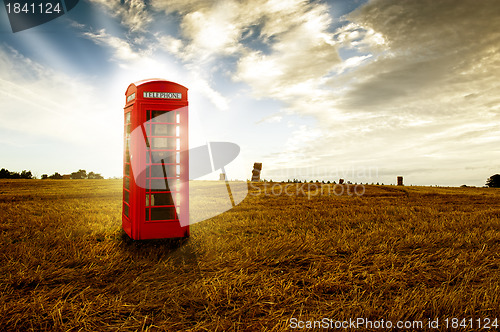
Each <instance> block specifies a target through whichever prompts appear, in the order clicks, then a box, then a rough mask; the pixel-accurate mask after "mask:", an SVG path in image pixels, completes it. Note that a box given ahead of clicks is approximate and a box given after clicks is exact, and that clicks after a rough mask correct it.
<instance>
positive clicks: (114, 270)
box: [0, 180, 500, 331]
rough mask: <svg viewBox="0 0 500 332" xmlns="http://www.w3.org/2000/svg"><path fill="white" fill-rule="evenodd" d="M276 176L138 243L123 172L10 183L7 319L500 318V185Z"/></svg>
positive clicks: (0, 234)
mask: <svg viewBox="0 0 500 332" xmlns="http://www.w3.org/2000/svg"><path fill="white" fill-rule="evenodd" d="M299 185H300V184H299ZM262 186H263V184H259V187H258V188H259V189H257V188H254V189H252V193H253V194H252V195H249V196H248V197H247V198H246V199H245V200H244V201H243V202H242V203H241V204H240V205H238V206H237V207H236V208H234V209H232V210H230V211H227V212H225V213H223V214H221V215H219V216H216V217H214V218H212V219H210V220H207V221H204V222H201V223H198V224H195V225H193V226H192V227H191V238H189V239H188V240H161V241H144V242H134V241H131V240H130V239H128V237H127V236H126V235H124V234H123V232H122V231H121V180H5V181H1V182H0V248H1V249H0V250H1V252H0V263H1V265H0V290H1V293H0V294H1V295H0V330H5V331H16V330H19V331H40V330H55V331H80V330H82V331H109V330H111V331H136V330H139V331H145V330H150V331H153V330H166V331H227V330H242V331H243V330H244V331H281V330H286V329H288V327H289V323H290V319H291V318H292V317H294V318H297V319H300V320H320V319H321V318H323V317H328V318H331V319H334V320H346V319H347V320H348V319H349V318H352V319H355V318H357V317H365V318H368V319H372V320H380V319H384V320H386V321H387V320H391V321H394V322H395V321H397V320H423V321H427V319H429V318H430V319H435V318H439V319H440V321H441V322H442V320H443V319H444V318H452V317H457V318H471V317H472V318H474V319H477V318H485V317H489V318H500V298H499V297H500V295H499V294H500V282H499V280H500V269H499V267H500V190H498V189H483V188H429V187H395V186H366V193H365V195H363V196H360V197H358V196H356V195H353V196H347V195H343V196H336V195H317V196H315V195H316V194H317V192H316V193H315V194H314V195H310V198H311V199H308V191H307V189H306V190H305V195H304V194H303V193H302V192H298V194H297V195H296V194H295V193H296V191H295V190H292V189H290V190H289V191H288V192H292V193H294V194H293V195H292V196H286V195H280V196H273V195H265V194H263V193H262V191H263V189H264V188H263V187H262ZM282 186H284V185H282ZM258 190H260V191H261V194H260V195H257V193H258ZM275 192H276V191H275ZM441 327H442V328H440V329H442V330H445V329H444V328H443V325H441Z"/></svg>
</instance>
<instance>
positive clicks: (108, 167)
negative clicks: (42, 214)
mask: <svg viewBox="0 0 500 332" xmlns="http://www.w3.org/2000/svg"><path fill="white" fill-rule="evenodd" d="M499 17H500V2H499V1H497V0H419V1H414V0H373V1H372V0H369V1H364V0H359V1H357V0H350V1H345V0H332V1H328V0H324V1H303V0H220V1H219V0H215V1H206V0H148V1H139V0H128V1H124V0H122V1H105V0H82V1H80V2H79V3H78V4H77V5H76V7H75V8H73V9H72V10H71V11H69V12H68V13H66V14H65V15H63V16H60V17H58V18H56V19H54V20H52V21H50V22H47V23H45V24H42V25H39V26H37V27H34V28H31V29H28V30H24V31H20V32H16V33H13V32H12V30H11V27H10V25H9V22H8V19H7V14H6V9H5V7H3V6H2V7H1V8H0V167H3V168H7V169H9V170H11V171H21V170H23V169H28V170H31V171H32V172H33V173H34V174H36V175H38V176H39V177H40V176H41V175H42V174H49V175H50V174H53V173H54V172H59V173H61V174H67V173H71V172H74V171H76V170H78V169H86V170H87V171H94V172H97V173H101V174H102V175H103V176H105V177H120V176H121V175H122V151H123V106H124V104H125V95H124V93H125V90H126V88H127V87H128V85H129V84H130V83H132V82H135V81H138V80H142V79H146V78H155V77H158V78H164V79H167V80H170V81H174V82H177V83H179V84H182V85H184V86H186V87H187V88H188V89H189V95H188V96H189V116H190V137H189V140H190V141H189V142H190V147H192V148H194V147H196V146H200V145H204V144H206V143H207V142H224V141H225V142H232V143H235V144H238V145H239V146H240V148H241V152H240V155H239V156H238V158H237V159H235V160H234V161H233V162H232V163H230V164H229V165H227V167H226V171H227V174H228V178H229V179H240V180H243V179H249V178H250V177H251V171H252V168H253V163H254V162H262V163H263V170H262V177H263V178H266V179H273V180H275V181H276V180H287V179H294V178H297V179H301V180H316V179H318V180H325V181H327V180H329V181H334V180H335V181H338V179H339V178H344V179H346V180H349V181H351V182H353V183H355V182H357V183H360V182H361V183H372V182H380V183H385V184H391V183H396V177H397V176H403V177H404V182H405V184H407V185H410V184H413V185H442V186H459V185H462V184H467V185H473V186H483V185H484V184H485V182H486V179H487V178H488V177H489V176H491V175H493V174H496V173H500V93H499V92H500V89H499V88H500V79H499V77H500V52H499V51H500V50H499V49H500V20H499ZM219 173H220V172H219V171H216V172H214V173H213V174H209V175H207V176H206V177H204V179H218V174H219Z"/></svg>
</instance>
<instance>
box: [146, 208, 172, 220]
mask: <svg viewBox="0 0 500 332" xmlns="http://www.w3.org/2000/svg"><path fill="white" fill-rule="evenodd" d="M175 217H176V216H175V207H160V208H151V220H174V219H175Z"/></svg>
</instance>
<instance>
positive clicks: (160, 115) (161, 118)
mask: <svg viewBox="0 0 500 332" xmlns="http://www.w3.org/2000/svg"><path fill="white" fill-rule="evenodd" d="M152 112H153V114H152V120H151V121H153V122H168V123H174V120H175V113H174V112H171V111H152Z"/></svg>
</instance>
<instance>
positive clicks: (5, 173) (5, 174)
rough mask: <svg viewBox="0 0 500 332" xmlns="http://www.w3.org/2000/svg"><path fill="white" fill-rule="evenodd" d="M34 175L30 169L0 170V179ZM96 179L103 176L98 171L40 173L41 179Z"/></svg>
mask: <svg viewBox="0 0 500 332" xmlns="http://www.w3.org/2000/svg"><path fill="white" fill-rule="evenodd" d="M35 178H36V177H34V176H33V174H32V173H31V171H27V170H23V171H22V172H20V173H19V172H11V171H9V170H8V169H5V168H2V169H1V170H0V179H35ZM65 178H69V179H91V180H92V179H96V180H101V179H104V177H103V176H102V175H101V174H100V173H94V172H89V173H87V171H86V170H84V169H80V170H78V171H76V172H73V173H71V174H67V175H65V176H64V175H61V174H59V173H58V172H55V173H54V174H52V175H48V174H42V179H43V180H45V179H55V180H59V179H65Z"/></svg>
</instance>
